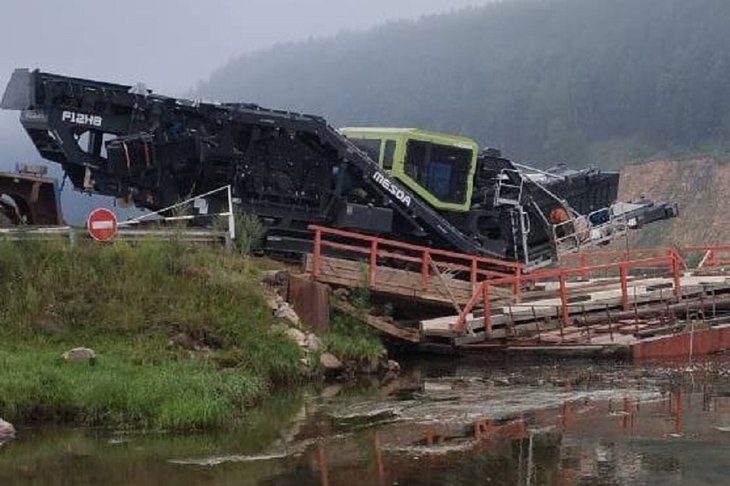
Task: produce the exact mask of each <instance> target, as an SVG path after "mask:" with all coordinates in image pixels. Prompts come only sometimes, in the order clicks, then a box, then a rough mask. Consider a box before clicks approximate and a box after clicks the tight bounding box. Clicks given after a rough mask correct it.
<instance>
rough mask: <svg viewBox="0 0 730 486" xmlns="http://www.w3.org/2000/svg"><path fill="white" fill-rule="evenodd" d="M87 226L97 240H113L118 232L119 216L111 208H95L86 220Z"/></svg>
mask: <svg viewBox="0 0 730 486" xmlns="http://www.w3.org/2000/svg"><path fill="white" fill-rule="evenodd" d="M86 228H87V229H88V230H89V234H90V235H91V237H92V238H94V239H95V240H96V241H111V240H113V239H114V237H115V236H116V234H117V217H116V215H115V214H114V213H113V212H112V211H111V210H110V209H107V208H98V209H94V210H93V211H92V212H91V214H89V217H88V219H87V220H86Z"/></svg>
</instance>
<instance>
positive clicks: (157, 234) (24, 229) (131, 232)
mask: <svg viewBox="0 0 730 486" xmlns="http://www.w3.org/2000/svg"><path fill="white" fill-rule="evenodd" d="M58 237H65V238H68V240H69V241H70V243H71V244H75V243H76V241H78V240H79V239H88V240H91V236H90V235H89V233H88V232H87V231H86V229H84V228H77V227H73V226H48V227H42V226H14V227H12V228H0V241H3V240H5V241H21V240H44V239H52V238H58ZM116 239H122V240H142V239H163V240H171V239H175V240H179V241H186V242H191V243H219V244H220V243H222V244H224V245H225V246H226V248H227V249H229V250H230V249H232V248H233V244H232V240H231V235H230V232H229V231H227V230H224V231H218V230H207V229H195V230H191V229H179V228H172V229H141V228H135V229H131V228H120V229H119V230H118V231H117V236H116Z"/></svg>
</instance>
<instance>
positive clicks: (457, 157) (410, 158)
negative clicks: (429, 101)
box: [339, 127, 479, 211]
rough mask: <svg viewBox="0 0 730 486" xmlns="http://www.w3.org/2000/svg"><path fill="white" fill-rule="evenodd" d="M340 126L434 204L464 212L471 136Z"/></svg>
mask: <svg viewBox="0 0 730 486" xmlns="http://www.w3.org/2000/svg"><path fill="white" fill-rule="evenodd" d="M339 131H340V133H342V134H343V135H344V136H346V137H347V138H349V139H350V140H351V141H352V142H353V143H354V144H355V145H356V146H357V147H358V148H360V149H361V150H362V151H364V152H365V153H367V154H368V155H369V156H370V158H372V159H373V161H375V162H377V163H378V165H379V166H380V167H381V168H382V169H383V170H384V171H386V172H389V173H390V174H391V176H393V177H394V178H395V179H397V180H398V181H400V182H401V183H402V184H403V185H405V186H406V187H407V188H408V189H410V190H411V191H413V192H414V193H416V194H417V195H418V196H419V197H421V198H422V199H424V200H425V201H427V202H428V203H429V204H431V205H432V206H433V207H435V208H437V209H441V210H445V211H469V209H470V206H471V198H472V192H473V190H474V173H475V172H476V168H477V154H478V152H479V146H478V145H477V143H476V142H475V141H474V140H472V139H470V138H466V137H460V136H456V135H448V134H445V133H437V132H430V131H427V130H420V129H416V128H379V127H378V128H376V127H347V128H341V129H340V130H339Z"/></svg>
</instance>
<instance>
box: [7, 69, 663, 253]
mask: <svg viewBox="0 0 730 486" xmlns="http://www.w3.org/2000/svg"><path fill="white" fill-rule="evenodd" d="M0 107H2V108H3V109H9V110H18V111H20V122H21V124H22V125H23V127H24V129H25V131H26V132H27V134H28V135H29V137H30V139H31V140H32V142H33V144H34V145H35V146H36V148H37V149H38V151H39V153H40V154H41V156H42V157H43V158H45V159H47V160H50V161H52V162H56V163H58V164H60V165H61V166H62V168H63V170H64V171H65V173H66V175H67V177H68V178H69V180H70V181H71V182H72V183H73V185H74V187H76V188H77V189H79V190H82V191H87V192H90V193H96V194H103V195H109V196H114V197H117V198H123V199H125V200H127V201H132V202H133V203H134V204H135V205H137V206H138V207H141V208H146V209H150V210H158V209H161V208H165V207H167V206H169V205H172V204H174V203H176V202H178V201H180V200H183V199H186V198H189V197H193V196H196V195H199V194H204V193H208V192H210V191H213V190H215V189H218V188H220V187H223V186H229V187H230V188H231V192H232V200H233V202H234V203H235V205H236V208H237V210H239V211H242V212H246V213H250V214H254V215H256V216H257V217H258V218H260V219H261V221H262V222H264V223H265V227H266V229H267V234H266V240H265V241H266V248H267V249H268V250H271V251H279V252H281V251H292V252H297V251H299V252H304V251H307V248H308V247H309V246H308V245H310V241H309V240H310V239H311V236H310V232H309V231H308V229H307V228H308V226H309V225H311V224H319V225H329V226H333V227H337V228H344V229H348V230H354V231H360V232H364V233H372V234H378V235H382V236H385V237H389V238H393V239H398V240H403V241H411V242H418V243H420V244H425V245H429V246H433V247H439V248H446V249H449V250H453V251H457V252H462V253H469V254H477V255H484V256H490V257H496V258H500V259H507V260H512V261H520V262H522V263H524V264H525V265H527V266H528V267H537V266H543V265H549V264H551V263H554V262H556V261H558V260H559V259H560V257H561V255H562V254H564V253H566V252H572V251H578V250H580V249H581V248H585V247H587V246H592V245H595V244H603V243H606V242H607V241H610V240H611V239H613V238H615V237H616V236H617V235H619V234H621V232H622V231H623V230H625V229H626V228H627V227H628V226H627V225H626V223H625V221H624V220H623V219H622V218H621V217H620V216H618V215H615V214H614V212H613V211H612V210H611V207H612V205H613V204H614V203H615V202H616V199H617V194H618V174H616V173H611V172H604V171H601V170H598V169H584V170H579V171H571V170H566V169H556V170H547V171H542V170H538V169H534V168H531V167H528V166H524V165H520V164H517V163H514V162H513V161H511V160H509V159H507V158H505V157H503V156H502V154H501V152H500V151H499V150H496V149H493V148H480V147H479V145H478V144H477V143H476V142H475V141H474V140H472V139H470V138H468V137H463V136H457V135H451V134H444V133H438V132H433V131H427V130H422V129H416V128H393V127H349V128H342V129H339V130H337V129H335V128H334V127H332V126H331V125H330V124H329V123H328V122H327V121H326V120H325V119H324V118H322V117H320V116H316V115H308V114H303V113H294V112H289V111H283V110H275V109H267V108H263V107H261V106H258V105H256V104H251V103H239V102H235V103H212V102H201V101H192V100H185V99H179V98H172V97H167V96H161V95H158V94H155V93H153V92H152V91H151V90H149V89H147V88H146V87H145V86H143V85H139V84H138V85H135V86H132V85H121V84H113V83H106V82H101V81H93V80H88V79H81V78H74V77H69V76H63V75H57V74H51V73H46V72H42V71H39V70H33V71H31V70H28V69H17V70H15V71H14V72H13V74H12V76H11V78H10V81H9V83H8V86H7V88H6V90H5V92H4V95H3V98H2V102H1V103H0ZM227 202H228V201H227V200H226V198H223V197H221V198H219V199H217V200H213V201H212V202H211V203H210V205H209V208H210V209H211V210H215V209H216V207H219V208H222V207H223V206H224V205H225V204H226V203H227ZM642 204H643V203H642ZM649 205H651V208H652V213H651V214H652V216H651V218H643V219H642V222H643V224H648V223H650V222H652V221H654V220H659V219H666V218H671V217H675V216H676V215H677V207H676V205H674V204H672V203H653V202H649V201H647V202H646V207H649ZM642 207H643V206H641V205H640V206H639V207H638V208H635V209H634V215H635V216H636V217H639V216H641V211H642V209H641V208H642ZM657 208H659V210H657ZM650 219H651V221H650ZM598 227H601V228H602V231H597V228H598ZM592 235H600V237H597V238H594V237H593V236H592Z"/></svg>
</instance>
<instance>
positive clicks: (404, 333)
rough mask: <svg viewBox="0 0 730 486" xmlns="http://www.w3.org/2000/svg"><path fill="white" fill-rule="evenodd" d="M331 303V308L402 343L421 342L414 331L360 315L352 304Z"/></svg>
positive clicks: (334, 300) (336, 301) (339, 301)
mask: <svg viewBox="0 0 730 486" xmlns="http://www.w3.org/2000/svg"><path fill="white" fill-rule="evenodd" d="M332 302H333V303H332V305H333V307H335V308H336V309H337V310H339V311H342V312H346V313H348V314H353V315H355V316H358V317H359V318H360V319H362V321H363V322H365V323H366V324H367V325H369V326H370V327H373V328H375V329H377V330H378V331H380V332H382V333H385V334H387V335H389V336H392V337H395V338H398V339H401V340H404V341H408V342H410V343H418V342H420V341H421V336H420V334H419V333H418V331H417V330H415V329H409V328H405V327H401V326H398V325H397V324H394V323H392V322H388V321H386V320H384V319H381V318H379V317H376V316H372V315H370V314H365V315H361V311H360V310H359V309H357V308H355V307H354V306H353V305H352V304H349V303H347V302H345V301H343V300H338V299H333V301H332Z"/></svg>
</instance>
